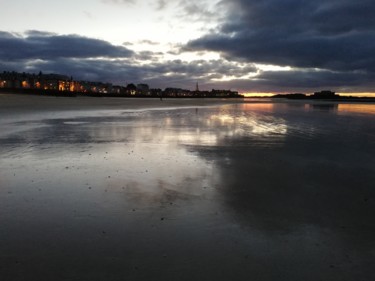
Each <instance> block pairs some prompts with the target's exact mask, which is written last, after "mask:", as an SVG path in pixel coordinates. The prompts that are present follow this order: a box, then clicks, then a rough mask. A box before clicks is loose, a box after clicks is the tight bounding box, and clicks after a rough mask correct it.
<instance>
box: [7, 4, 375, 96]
mask: <svg viewBox="0 0 375 281" xmlns="http://www.w3.org/2000/svg"><path fill="white" fill-rule="evenodd" d="M0 6H1V9H0V71H17V72H30V73H38V72H39V71H42V72H43V73H59V74H65V75H69V76H73V78H74V79H76V80H89V81H103V82H111V83H113V84H116V85H126V84H128V83H135V84H138V83H147V84H149V85H150V87H152V88H162V89H164V88H166V87H179V88H185V89H191V90H193V89H195V85H196V83H197V82H198V83H199V86H200V89H202V90H211V89H213V88H215V89H230V90H236V91H239V92H241V93H295V92H303V93H312V92H315V91H319V90H326V89H330V90H333V91H336V92H338V93H356V94H359V93H362V94H364V93H374V92H375V16H374V14H375V1H373V0H357V1H353V0H350V1H349V0H231V1H221V0H189V1H182V0H155V1H152V0H143V1H141V0H79V1H77V0H65V1H57V0H49V1H45V0H43V1H42V0H34V1H26V0H12V1H10V0H0Z"/></svg>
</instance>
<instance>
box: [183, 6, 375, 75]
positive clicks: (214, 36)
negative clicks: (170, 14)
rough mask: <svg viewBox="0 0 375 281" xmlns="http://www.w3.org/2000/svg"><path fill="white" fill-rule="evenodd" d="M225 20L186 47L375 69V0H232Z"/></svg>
mask: <svg viewBox="0 0 375 281" xmlns="http://www.w3.org/2000/svg"><path fill="white" fill-rule="evenodd" d="M227 9H228V10H229V12H228V15H227V17H226V20H225V23H223V24H221V25H220V26H219V27H218V28H217V30H216V31H215V32H211V33H209V34H206V35H205V36H203V37H201V38H198V39H196V40H192V41H190V42H189V43H188V44H187V46H186V49H185V50H211V51H217V52H220V53H221V54H222V55H223V57H225V58H227V59H230V60H240V61H243V60H245V61H248V62H252V63H261V64H273V65H281V66H293V67H300V68H322V69H329V70H335V71H357V70H361V71H366V72H374V71H375V59H374V58H375V17H373V13H374V12H375V2H374V1H369V0H362V1H360V2H352V1H348V0H332V1H329V2H327V1H323V0H314V1H300V0H286V1H278V0H265V1H256V0H234V1H231V2H230V3H228V4H227Z"/></svg>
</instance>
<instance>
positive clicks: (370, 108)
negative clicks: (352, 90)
mask: <svg viewBox="0 0 375 281" xmlns="http://www.w3.org/2000/svg"><path fill="white" fill-rule="evenodd" d="M338 112H339V113H361V114H375V104H346V103H340V104H339V106H338Z"/></svg>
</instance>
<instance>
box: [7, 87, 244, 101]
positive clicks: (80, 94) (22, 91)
mask: <svg viewBox="0 0 375 281" xmlns="http://www.w3.org/2000/svg"><path fill="white" fill-rule="evenodd" d="M0 93H6V94H21V95H37V96H57V97H111V98H114V97H118V98H140V99H142V98H154V99H160V98H162V99H164V98H168V99H184V98H189V99H220V98H223V99H243V98H244V96H242V95H238V96H223V97H220V96H162V97H160V96H159V95H129V94H114V93H94V92H88V93H83V92H71V91H59V90H40V89H14V88H0Z"/></svg>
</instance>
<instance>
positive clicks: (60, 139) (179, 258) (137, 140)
mask: <svg viewBox="0 0 375 281" xmlns="http://www.w3.org/2000/svg"><path fill="white" fill-rule="evenodd" d="M167 102H168V101H167ZM14 112H16V113H17V114H16V113H14V114H12V112H8V111H7V112H6V114H5V112H0V115H1V117H2V118H1V121H0V128H1V130H0V228H1V230H0V276H2V278H1V279H2V280H7V281H8V280H372V279H373V278H374V276H375V269H374V268H375V267H374V261H375V239H374V237H375V220H374V218H373V217H374V214H375V196H374V195H375V190H374V188H375V160H374V156H375V122H374V121H375V104H360V103H356V104H351V103H329V102H311V103H309V102H304V101H289V102H272V101H267V100H263V101H256V102H253V101H252V100H245V101H244V102H243V103H234V104H226V103H224V102H223V104H217V103H216V104H214V105H213V106H199V105H190V106H184V107H181V106H173V107H169V108H168V107H165V108H164V107H162V108H160V106H158V108H157V110H153V109H152V108H151V107H150V108H147V109H144V110H140V109H139V108H136V109H132V108H127V109H124V110H122V109H121V108H119V107H116V109H111V108H110V107H109V108H100V110H99V109H98V108H96V107H95V108H90V107H88V106H86V107H85V109H84V110H74V111H72V110H67V109H61V110H58V111H56V110H54V111H49V110H48V108H47V109H44V110H43V111H42V112H35V111H33V110H29V111H27V112H25V113H24V114H23V113H22V112H23V109H22V108H17V105H15V111H14Z"/></svg>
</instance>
